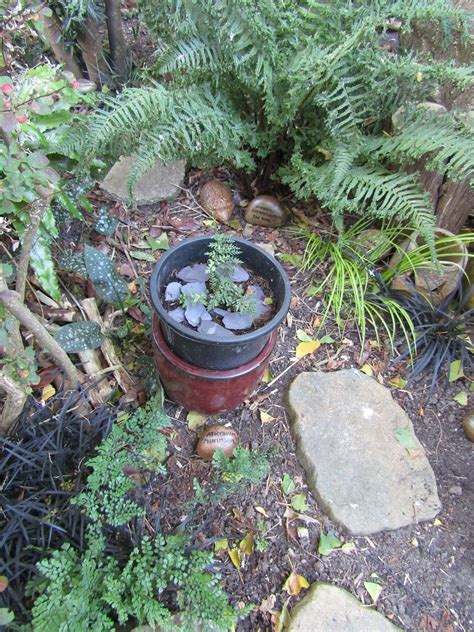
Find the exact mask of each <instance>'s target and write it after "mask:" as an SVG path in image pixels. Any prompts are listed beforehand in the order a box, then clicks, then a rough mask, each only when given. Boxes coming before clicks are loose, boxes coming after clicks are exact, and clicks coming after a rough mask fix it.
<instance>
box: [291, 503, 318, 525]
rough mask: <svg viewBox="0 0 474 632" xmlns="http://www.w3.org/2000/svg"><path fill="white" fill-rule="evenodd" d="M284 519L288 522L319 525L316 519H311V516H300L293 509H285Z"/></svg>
mask: <svg viewBox="0 0 474 632" xmlns="http://www.w3.org/2000/svg"><path fill="white" fill-rule="evenodd" d="M283 517H284V518H286V519H287V520H303V521H304V522H307V523H309V524H319V522H318V521H317V520H316V518H311V516H307V515H306V514H300V513H298V512H296V511H293V509H291V507H287V508H286V509H285V513H284V514H283Z"/></svg>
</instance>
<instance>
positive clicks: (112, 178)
mask: <svg viewBox="0 0 474 632" xmlns="http://www.w3.org/2000/svg"><path fill="white" fill-rule="evenodd" d="M134 161H135V158H134V156H123V157H122V158H120V160H118V161H117V162H116V163H115V164H114V166H113V167H112V169H111V170H110V171H109V173H108V174H107V176H106V177H105V179H104V181H103V182H102V184H101V188H102V190H103V191H104V192H105V193H106V194H107V195H108V196H110V197H111V198H112V199H114V200H118V201H119V202H125V203H128V191H127V178H128V174H129V171H130V168H131V167H132V166H133V164H134ZM185 165H186V163H185V161H184V160H176V161H174V162H171V163H169V164H168V165H166V166H164V165H161V164H160V163H156V164H155V166H154V167H153V168H152V169H150V171H148V172H147V173H145V175H143V176H142V177H141V178H139V179H138V180H137V182H136V183H135V186H134V187H133V201H134V202H135V204H137V206H142V205H144V204H156V202H160V201H161V200H171V199H173V198H175V197H177V195H178V194H179V192H180V187H182V186H183V182H184V170H185Z"/></svg>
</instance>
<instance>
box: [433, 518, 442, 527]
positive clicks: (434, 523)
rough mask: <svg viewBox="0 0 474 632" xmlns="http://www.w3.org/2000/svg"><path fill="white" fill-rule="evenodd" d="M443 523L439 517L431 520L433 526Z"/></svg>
mask: <svg viewBox="0 0 474 632" xmlns="http://www.w3.org/2000/svg"><path fill="white" fill-rule="evenodd" d="M442 524H443V523H442V522H441V520H440V519H439V518H435V519H434V520H433V526H434V527H440V526H441V525H442Z"/></svg>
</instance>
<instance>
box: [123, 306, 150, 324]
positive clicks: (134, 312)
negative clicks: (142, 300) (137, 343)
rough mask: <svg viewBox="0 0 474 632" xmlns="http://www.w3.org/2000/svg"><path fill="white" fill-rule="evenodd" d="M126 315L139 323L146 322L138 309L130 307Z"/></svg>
mask: <svg viewBox="0 0 474 632" xmlns="http://www.w3.org/2000/svg"><path fill="white" fill-rule="evenodd" d="M127 314H128V315H129V316H131V317H132V318H133V319H134V320H136V321H137V322H139V323H144V322H145V320H146V316H145V314H144V313H143V312H142V310H141V309H139V308H138V307H135V306H132V307H129V308H128V309H127Z"/></svg>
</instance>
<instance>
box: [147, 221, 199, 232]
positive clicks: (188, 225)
mask: <svg viewBox="0 0 474 632" xmlns="http://www.w3.org/2000/svg"><path fill="white" fill-rule="evenodd" d="M168 222H169V223H170V225H171V226H173V228H176V230H179V231H182V232H189V231H192V230H197V229H198V228H199V226H200V224H199V222H198V221H197V220H195V219H192V218H190V217H170V218H169V219H168ZM153 236H155V237H156V235H152V237H153Z"/></svg>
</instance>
